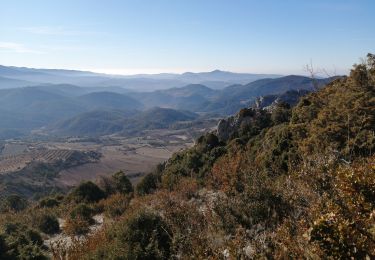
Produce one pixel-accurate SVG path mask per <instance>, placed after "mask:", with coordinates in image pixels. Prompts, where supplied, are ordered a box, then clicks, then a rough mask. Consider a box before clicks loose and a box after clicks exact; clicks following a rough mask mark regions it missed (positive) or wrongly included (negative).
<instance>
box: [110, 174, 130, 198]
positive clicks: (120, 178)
mask: <svg viewBox="0 0 375 260" xmlns="http://www.w3.org/2000/svg"><path fill="white" fill-rule="evenodd" d="M113 180H114V185H115V188H116V191H117V192H119V193H121V194H124V195H126V194H129V193H131V192H133V185H132V183H131V182H130V180H129V178H128V177H127V176H126V175H125V173H124V172H122V171H119V172H117V173H115V174H114V175H113Z"/></svg>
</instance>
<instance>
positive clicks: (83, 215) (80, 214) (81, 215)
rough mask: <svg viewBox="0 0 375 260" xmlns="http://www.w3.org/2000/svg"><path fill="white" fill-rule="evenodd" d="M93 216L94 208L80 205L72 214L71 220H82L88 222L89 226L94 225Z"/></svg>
mask: <svg viewBox="0 0 375 260" xmlns="http://www.w3.org/2000/svg"><path fill="white" fill-rule="evenodd" d="M93 215H94V212H93V210H92V208H91V207H89V206H88V205H86V204H84V203H81V204H78V205H77V206H76V207H75V208H73V209H72V211H71V212H70V218H71V219H72V220H76V219H81V220H83V221H86V222H88V223H89V224H94V219H93V218H92V217H93Z"/></svg>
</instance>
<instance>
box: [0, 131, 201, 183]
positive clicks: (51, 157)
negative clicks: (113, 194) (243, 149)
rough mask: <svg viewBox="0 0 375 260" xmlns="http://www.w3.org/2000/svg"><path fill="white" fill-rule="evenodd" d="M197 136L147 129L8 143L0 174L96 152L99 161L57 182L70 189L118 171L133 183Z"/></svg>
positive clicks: (67, 172) (71, 170) (69, 172)
mask: <svg viewBox="0 0 375 260" xmlns="http://www.w3.org/2000/svg"><path fill="white" fill-rule="evenodd" d="M196 135H197V132H194V133H192V132H190V131H188V130H150V131H145V132H142V136H140V137H132V138H126V137H122V136H105V137H100V138H97V139H90V140H87V139H80V138H71V139H67V140H58V141H57V140H55V141H50V140H49V141H38V142H35V141H8V142H6V143H5V145H4V148H3V149H2V150H1V151H0V174H9V173H11V174H13V173H14V174H21V173H18V172H21V170H22V169H23V168H25V167H26V166H27V165H29V164H30V163H34V162H42V163H46V164H52V163H55V162H57V161H64V160H67V159H68V158H69V157H70V156H71V155H72V154H73V153H74V152H75V151H79V152H96V153H98V154H100V155H101V156H100V158H99V159H98V160H92V161H88V162H85V163H83V164H81V165H78V166H73V167H70V168H67V169H63V170H62V171H60V172H59V174H58V176H57V179H56V181H57V183H58V184H59V185H61V186H73V185H76V184H78V183H79V182H81V181H83V180H95V179H97V178H98V177H99V176H109V175H112V174H113V173H115V172H117V171H120V170H122V171H124V172H125V173H126V174H128V176H129V177H130V179H131V180H132V182H134V183H136V182H137V181H138V180H139V178H140V177H142V176H143V175H144V174H145V173H148V172H150V171H152V170H153V168H154V167H155V166H156V165H157V164H158V163H161V162H164V161H166V160H167V159H168V158H169V157H170V156H171V155H172V154H173V153H174V152H176V151H179V150H181V149H184V148H186V147H190V146H192V145H193V143H194V138H195V136H196Z"/></svg>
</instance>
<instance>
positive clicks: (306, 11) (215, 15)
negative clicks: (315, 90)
mask: <svg viewBox="0 0 375 260" xmlns="http://www.w3.org/2000/svg"><path fill="white" fill-rule="evenodd" d="M374 11H375V1H374V0H340V1H339V0H306V1H304V0H273V1H272V0H262V1H261V0H258V1H251V0H243V1H241V0H225V1H224V0H149V1H146V0H133V1H126V0H122V1H114V0H102V1H99V0H97V1H95V0H90V1H89V0H87V1H83V0H60V1H57V0H55V1H54V0H40V1H39V0H32V1H31V0H24V1H20V0H0V64H3V65H14V66H27V67H37V68H41V67H43V68H68V69H87V70H94V71H100V72H107V73H122V74H133V73H158V72H183V71H210V70H214V69H221V70H229V71H236V72H254V73H282V74H289V73H295V74H303V73H304V71H303V66H304V64H306V63H308V62H309V61H310V59H311V60H312V61H313V64H314V65H315V66H316V67H320V68H325V69H326V70H328V71H331V72H333V71H334V70H336V73H343V72H346V71H347V69H349V68H350V67H351V65H352V64H353V63H354V62H358V61H359V58H360V57H364V56H365V55H366V54H367V53H368V52H375V17H374Z"/></svg>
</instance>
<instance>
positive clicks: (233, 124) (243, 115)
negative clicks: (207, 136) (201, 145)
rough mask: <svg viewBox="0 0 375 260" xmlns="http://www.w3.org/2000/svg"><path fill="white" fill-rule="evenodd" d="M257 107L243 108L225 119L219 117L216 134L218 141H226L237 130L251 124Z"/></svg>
mask: <svg viewBox="0 0 375 260" xmlns="http://www.w3.org/2000/svg"><path fill="white" fill-rule="evenodd" d="M257 111H258V109H255V108H243V109H241V111H240V112H239V113H237V114H236V115H234V116H230V117H228V118H226V119H221V120H220V121H219V124H218V125H217V131H216V135H217V137H218V138H219V141H221V142H226V141H228V140H229V139H230V138H232V137H233V136H234V135H235V134H236V133H237V131H238V130H239V129H240V128H241V127H243V126H245V125H248V124H251V122H252V120H253V117H254V116H256V114H257Z"/></svg>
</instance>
